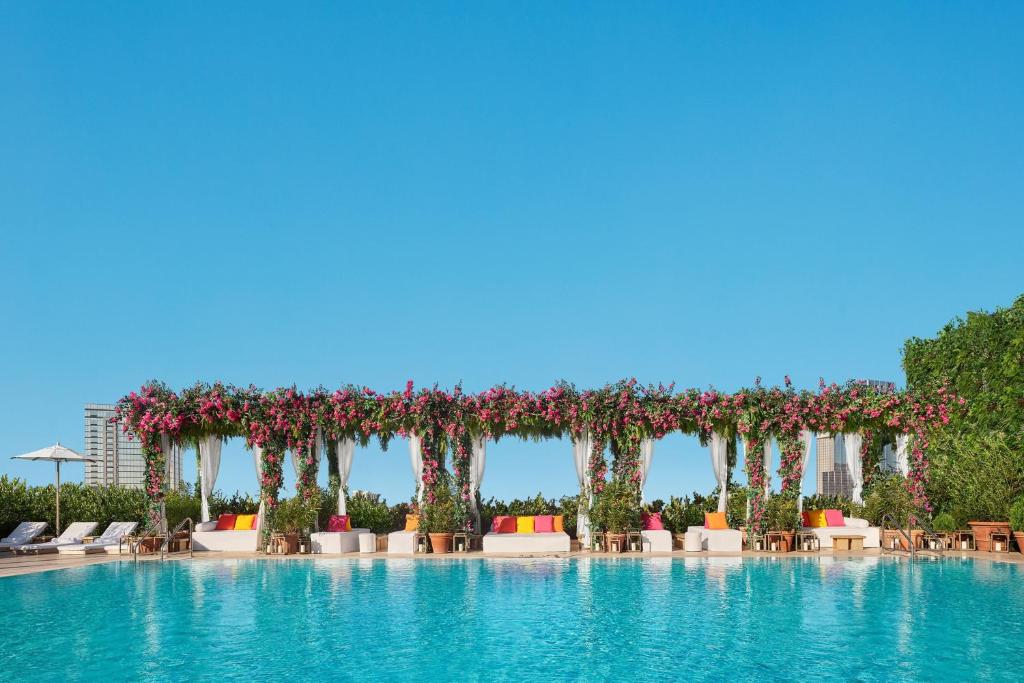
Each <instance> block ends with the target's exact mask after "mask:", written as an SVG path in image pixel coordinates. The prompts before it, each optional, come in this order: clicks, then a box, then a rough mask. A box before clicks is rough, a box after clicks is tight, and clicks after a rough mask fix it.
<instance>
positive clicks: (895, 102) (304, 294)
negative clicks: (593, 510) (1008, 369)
mask: <svg viewBox="0 0 1024 683" xmlns="http://www.w3.org/2000/svg"><path fill="white" fill-rule="evenodd" d="M1021 25H1024V7H1022V6H1021V5H1020V4H1000V3H985V4H984V5H980V4H976V3H942V4H937V3H913V4H891V3H876V4H873V5H871V4H865V3H850V4H839V3H827V4H826V5H821V4H820V3H806V4H799V3H784V4H772V5H756V4H749V3H736V4H731V5H722V4H718V3H716V4H713V5H708V4H696V3H694V4H691V5H689V6H681V5H680V3H666V4H656V3H647V4H644V5H643V6H642V7H624V6H621V5H620V4H615V3H610V4H597V3H589V2H588V3H580V4H572V3H557V4H553V3H535V4H523V3H515V4H511V5H510V4H499V3H465V4H459V5H443V4H441V3H429V4H428V5H424V4H422V3H419V4H409V5H404V6H403V5H388V6H387V7H384V6H382V5H381V4H379V3H365V4H362V5H359V6H356V5H354V4H345V5H344V6H342V4H339V3H332V4H330V5H326V4H324V5H315V4H308V5H301V6H298V7H296V6H288V7H284V6H283V5H281V6H276V7H275V6H263V7H259V6H256V5H255V4H253V3H245V4H241V3H238V4H227V3H219V4H216V5H211V4H209V3H191V4H181V3H176V4H174V5H173V6H172V5H167V4H157V3H118V4H114V5H105V6H97V5H89V6H84V5H82V6H75V5H67V4H63V5H53V4H40V3H14V2H3V3H2V4H0V158H2V159H3V162H2V163H0V285H2V291H3V296H2V297H0V320H2V328H0V329H2V333H0V363H2V366H0V367H2V382H0V438H2V444H3V449H2V450H3V451H4V454H3V457H0V473H8V474H13V475H16V476H20V477H25V478H27V479H28V480H29V481H31V482H34V483H46V482H49V481H51V478H52V471H51V470H50V469H49V468H47V467H45V466H42V465H40V464H36V463H25V464H21V463H14V462H12V461H11V460H9V459H8V457H7V455H13V454H15V453H19V452H23V451H27V450H31V449H34V448H38V447H41V446H43V445H46V444H48V443H51V442H53V441H54V440H57V439H60V440H61V441H62V442H64V443H66V444H69V445H71V446H72V447H76V448H81V447H82V445H83V434H82V431H83V422H82V406H83V404H84V403H86V402H91V401H114V400H116V399H117V398H118V397H119V396H121V395H122V394H124V393H126V392H128V391H130V390H132V389H134V388H136V387H138V386H139V385H140V384H142V383H143V382H144V381H145V380H147V379H149V378H160V379H163V380H165V381H167V382H168V383H170V384H172V385H174V386H179V387H180V386H184V385H186V384H190V383H192V382H193V381H195V380H197V379H203V380H208V381H212V380H216V379H221V380H223V381H226V382H233V383H238V384H248V383H250V382H252V383H255V384H257V385H260V386H263V387H266V388H271V387H274V386H278V385H283V384H291V383H296V384H298V385H299V386H300V387H309V386H315V385H317V384H321V383H322V384H324V385H326V386H328V387H333V386H337V385H340V384H342V383H346V382H355V383H365V384H368V385H371V386H374V387H376V388H380V389H391V388H400V387H402V386H403V385H404V382H405V381H406V379H408V378H412V379H414V380H415V381H416V382H417V383H418V384H421V385H422V384H430V383H433V382H439V383H440V384H442V385H444V386H451V385H453V384H454V383H456V382H458V381H462V382H464V383H465V386H466V387H467V388H468V389H470V390H478V389H482V388H485V387H487V386H489V385H491V384H494V383H497V382H508V383H511V384H515V385H516V386H519V387H522V388H543V387H546V386H549V385H550V384H551V383H552V382H554V381H555V380H557V379H559V378H565V379H567V380H570V381H573V382H575V383H577V384H578V385H581V386H589V385H597V384H601V383H603V382H605V381H608V380H615V379H618V378H621V377H628V376H636V377H637V378H639V379H640V380H641V381H643V382H648V381H652V382H657V381H664V382H669V381H673V380H674V381H676V382H678V383H679V384H680V385H681V386H706V385H708V384H714V385H715V386H718V387H720V388H724V389H732V388H735V387H738V386H740V385H742V384H747V383H750V382H752V381H753V379H754V377H756V376H758V375H761V376H762V377H764V380H765V381H766V382H769V383H775V382H781V380H782V377H783V375H784V374H786V373H789V374H790V375H792V377H793V379H794V381H795V382H796V383H797V385H798V386H801V387H813V386H815V385H816V383H817V379H818V377H819V376H824V377H825V378H826V379H827V380H829V381H832V380H836V381H843V380H846V379H848V378H851V377H872V378H883V379H889V378H891V379H894V380H896V381H898V382H900V383H902V380H903V375H902V372H901V370H900V348H901V345H902V342H903V340H904V339H906V338H907V337H909V336H912V335H922V336H924V335H931V334H933V333H934V332H935V331H936V330H938V329H939V328H940V327H941V326H942V325H943V324H944V323H945V322H946V321H948V320H949V319H950V318H952V317H953V316H954V315H956V314H958V313H961V312H964V311H966V310H971V309H978V308H993V307H995V306H998V305H1007V304H1009V303H1010V302H1011V301H1012V300H1013V298H1014V297H1015V296H1016V295H1018V294H1020V293H1021V292H1022V291H1024V278H1022V277H1021V273H1022V272H1024V269H1022V268H1021V265H1020V263H1021V262H1020V259H1021V254H1022V253H1024V230H1022V218H1024V210H1022V203H1021V181H1022V177H1024V174H1022V171H1024V162H1022V159H1024V144H1022V143H1024V128H1022V126H1021V121H1022V120H1024V85H1022V84H1024V78H1022V66H1024V42H1022V41H1021V40H1020V30H1019V28H1020V26H1021ZM407 462H408V461H407V454H406V451H405V448H404V444H403V443H398V444H396V447H395V448H394V449H393V450H392V451H391V452H389V453H387V454H381V453H380V452H379V450H378V449H376V448H371V449H369V450H367V451H360V452H358V453H357V455H356V460H355V465H354V468H353V474H352V481H351V484H352V486H353V487H355V488H370V489H374V490H378V491H382V492H383V493H385V494H386V495H387V496H388V497H389V498H390V499H392V500H397V499H404V498H406V497H408V495H409V494H410V493H411V489H412V481H411V475H410V474H409V471H408V464H407ZM192 468H193V470H194V465H193V466H192ZM68 469H70V470H71V471H70V472H67V475H68V476H69V477H70V478H72V479H76V478H80V477H81V471H80V468H78V471H75V468H68ZM221 472H222V474H221V480H220V482H219V487H220V488H222V489H225V490H227V491H232V490H234V489H243V490H245V489H248V490H255V481H254V475H253V473H252V464H251V460H250V459H249V458H248V457H247V454H246V453H245V452H244V450H243V448H242V446H241V445H240V444H237V443H233V444H231V445H230V446H228V447H227V448H226V450H225V460H224V463H223V465H222V469H221ZM292 480H293V478H292V477H289V478H288V480H287V482H288V485H289V487H290V486H291V481H292ZM711 487H712V476H711V473H710V465H709V463H708V457H707V454H706V453H705V452H704V450H703V449H701V448H700V447H699V446H698V444H697V440H696V439H695V438H692V437H682V436H674V437H671V438H669V439H666V440H665V442H664V443H662V444H660V445H659V447H658V449H657V450H656V453H655V460H654V467H653V470H652V474H651V479H650V483H649V487H648V490H649V493H650V494H651V495H652V496H665V497H667V496H668V495H669V494H670V493H677V494H681V493H684V492H688V491H690V490H693V489H694V488H697V489H701V490H708V489H710V488H711ZM538 488H540V489H542V490H543V491H544V492H545V493H547V494H550V495H560V494H562V493H571V492H572V491H573V490H574V488H575V481H574V474H573V470H572V464H571V457H570V447H569V445H568V443H565V442H552V443H540V444H534V443H522V442H518V441H506V442H502V443H500V444H498V445H496V446H492V448H491V450H490V453H489V461H488V468H487V474H486V478H485V481H484V493H485V495H497V496H501V497H511V496H523V495H528V494H532V493H535V492H536V491H537V489H538Z"/></svg>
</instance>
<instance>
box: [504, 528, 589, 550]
mask: <svg viewBox="0 0 1024 683" xmlns="http://www.w3.org/2000/svg"><path fill="white" fill-rule="evenodd" d="M569 547H570V540H569V534H567V533H565V532H564V531H550V532H548V531H542V532H540V533H532V534H496V533H494V532H493V531H491V532H489V533H487V534H485V535H484V553H567V552H569Z"/></svg>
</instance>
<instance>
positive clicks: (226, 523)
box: [215, 514, 238, 531]
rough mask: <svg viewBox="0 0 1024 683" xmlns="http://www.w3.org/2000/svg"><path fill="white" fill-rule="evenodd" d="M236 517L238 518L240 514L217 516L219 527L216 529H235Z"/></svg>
mask: <svg viewBox="0 0 1024 683" xmlns="http://www.w3.org/2000/svg"><path fill="white" fill-rule="evenodd" d="M236 519H238V515H229V514H223V515H221V516H220V517H218V518H217V528H216V529H215V531H234V529H235V520H236Z"/></svg>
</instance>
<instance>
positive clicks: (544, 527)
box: [533, 515, 555, 534]
mask: <svg viewBox="0 0 1024 683" xmlns="http://www.w3.org/2000/svg"><path fill="white" fill-rule="evenodd" d="M554 530H555V518H554V516H553V515H535V516H534V518H533V532H534V533H535V534H550V533H552V532H554Z"/></svg>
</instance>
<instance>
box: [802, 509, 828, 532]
mask: <svg viewBox="0 0 1024 683" xmlns="http://www.w3.org/2000/svg"><path fill="white" fill-rule="evenodd" d="M807 517H808V518H809V519H810V520H811V523H810V524H809V525H808V526H810V527H811V528H813V529H824V528H825V527H827V526H828V520H826V519H825V511H824V510H811V511H810V512H808V513H807Z"/></svg>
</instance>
